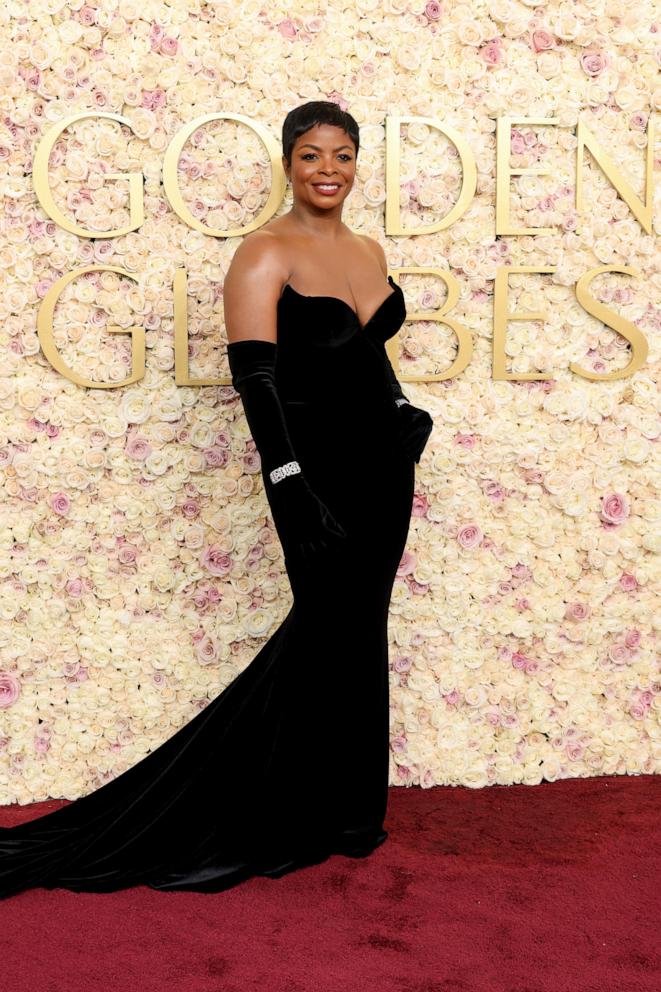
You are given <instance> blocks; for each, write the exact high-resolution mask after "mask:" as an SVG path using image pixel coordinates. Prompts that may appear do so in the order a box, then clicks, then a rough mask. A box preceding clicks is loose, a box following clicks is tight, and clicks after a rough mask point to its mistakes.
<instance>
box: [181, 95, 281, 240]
mask: <svg viewBox="0 0 661 992" xmlns="http://www.w3.org/2000/svg"><path fill="white" fill-rule="evenodd" d="M217 120H231V121H241V122H242V123H243V124H246V125H247V126H248V127H249V128H252V130H253V131H254V132H255V134H256V135H257V137H258V138H261V140H262V142H263V144H264V146H265V148H266V150H267V152H268V153H269V158H270V159H271V192H270V193H269V197H268V200H267V201H266V203H265V204H264V206H263V207H262V209H261V211H260V212H259V213H258V214H257V216H256V217H255V219H254V220H252V221H251V222H250V223H249V224H247V225H246V226H245V227H236V228H233V229H232V230H231V231H219V230H217V229H216V228H213V227H207V226H206V224H203V223H202V221H199V220H197V219H196V218H195V217H193V215H192V214H191V212H190V210H189V209H188V207H187V206H186V204H185V202H184V198H183V197H182V195H181V193H180V191H179V181H178V178H177V166H178V164H179V156H180V155H181V152H182V150H183V147H184V145H185V144H186V142H187V141H188V139H189V137H190V135H191V134H192V133H193V131H197V129H198V127H201V126H202V125H203V124H207V123H208V122H209V121H217ZM285 185H286V182H285V174H284V172H283V169H282V162H281V161H280V151H279V149H278V146H277V144H276V142H275V139H274V138H273V137H272V136H271V134H270V133H269V132H268V131H267V129H266V128H265V127H263V126H262V125H261V124H255V123H254V122H253V121H251V120H250V118H249V117H246V116H245V115H244V114H229V113H227V114H222V113H221V114H204V116H202V117H197V118H196V119H195V120H194V121H191V122H190V124H186V125H185V126H184V127H182V128H181V130H180V131H179V132H178V133H177V134H175V136H174V138H173V139H172V141H171V142H170V144H169V145H168V147H167V148H166V150H165V155H164V157H163V189H164V190H165V195H166V196H167V198H168V200H169V201H170V205H171V207H172V209H173V210H174V212H175V213H176V214H178V216H179V217H181V219H182V220H183V221H184V223H186V224H188V225H189V227H193V228H195V230H196V231H201V232H202V233H203V234H211V235H213V237H216V238H236V237H237V236H238V235H240V234H249V233H250V231H256V230H257V228H258V227H261V225H262V224H263V223H265V222H266V221H267V220H268V219H269V218H270V217H271V216H272V215H273V214H274V213H275V212H276V210H277V209H278V205H279V204H280V202H281V200H282V197H283V194H284V191H285Z"/></svg>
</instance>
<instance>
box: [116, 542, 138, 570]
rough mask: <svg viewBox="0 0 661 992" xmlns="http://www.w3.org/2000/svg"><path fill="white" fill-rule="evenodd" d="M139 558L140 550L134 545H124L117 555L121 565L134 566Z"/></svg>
mask: <svg viewBox="0 0 661 992" xmlns="http://www.w3.org/2000/svg"><path fill="white" fill-rule="evenodd" d="M137 557H138V549H137V548H136V547H135V546H134V545H133V544H122V545H121V547H120V549H119V551H118V553H117V560H118V561H119V563H120V565H133V564H134V563H135V561H136V559H137Z"/></svg>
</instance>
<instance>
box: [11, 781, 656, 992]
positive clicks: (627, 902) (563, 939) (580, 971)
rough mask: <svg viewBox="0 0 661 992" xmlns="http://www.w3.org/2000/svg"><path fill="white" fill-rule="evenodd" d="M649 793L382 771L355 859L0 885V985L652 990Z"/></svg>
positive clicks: (650, 788)
mask: <svg viewBox="0 0 661 992" xmlns="http://www.w3.org/2000/svg"><path fill="white" fill-rule="evenodd" d="M660 800H661V776H657V775H641V776H610V777H601V778H592V779H570V780H565V781H561V782H554V783H544V784H542V785H538V786H519V785H517V786H492V787H489V788H484V789H466V788H451V787H444V788H434V789H424V790H423V789H418V788H412V789H406V788H403V787H396V788H392V789H391V790H390V800H389V809H388V817H387V820H386V828H387V829H388V831H389V833H390V836H389V838H388V840H387V841H386V842H385V844H384V845H383V846H382V847H380V848H378V849H377V850H376V851H375V852H374V854H372V856H371V857H370V858H367V859H365V860H352V859H350V858H345V857H342V856H340V855H335V856H334V857H332V858H331V859H330V860H329V861H327V862H325V863H324V864H322V865H315V866H311V867H309V868H305V869H302V870H301V871H299V872H294V873H292V874H290V875H287V876H285V877H283V878H280V879H270V878H257V879H251V880H249V881H248V882H246V883H244V884H242V885H240V886H238V887H237V888H234V889H231V890H229V891H227V892H221V893H217V894H209V895H207V894H202V893H192V892H191V893H168V892H155V891H152V890H151V889H149V888H147V887H145V886H140V887H138V888H134V889H126V890H125V891H123V892H117V893H109V894H101V895H99V894H90V893H74V892H66V891H65V890H62V889H56V890H53V891H48V890H46V889H32V890H29V891H27V892H22V893H19V894H18V895H16V896H12V897H10V898H8V899H6V900H0V979H1V982H0V987H1V988H2V989H3V990H6V992H27V990H29V992H36V990H39V992H164V990H168V992H170V990H171V992H252V990H255V992H257V990H259V992H317V990H318V992H547V990H548V992H659V990H660V989H661V937H660V935H659V918H660V915H661V827H660V825H659V803H660ZM61 804H62V803H61V802H60V801H51V802H48V803H40V804H36V805H33V806H30V807H16V806H14V807H4V808H0V822H1V823H2V824H3V825H7V824H10V823H17V822H19V821H22V820H24V819H33V818H34V817H35V816H36V815H40V814H42V813H44V812H46V811H47V810H49V809H52V808H54V807H55V806H59V805H61Z"/></svg>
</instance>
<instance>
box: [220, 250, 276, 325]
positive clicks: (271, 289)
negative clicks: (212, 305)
mask: <svg viewBox="0 0 661 992" xmlns="http://www.w3.org/2000/svg"><path fill="white" fill-rule="evenodd" d="M288 278H289V268H288V266H287V264H286V262H285V253H284V249H283V246H282V243H281V242H280V241H279V239H278V238H277V237H276V236H275V235H274V234H271V233H270V232H268V231H252V232H251V233H250V234H248V235H247V236H246V237H245V238H244V239H243V241H242V242H241V244H240V245H239V247H238V248H237V250H236V251H235V253H234V257H233V258H232V261H231V263H230V267H229V269H228V272H227V275H226V276H225V283H224V285H223V307H224V311H225V330H226V332H227V341H228V343H229V342H230V341H242V340H245V339H252V340H260V341H272V342H273V343H274V344H275V343H276V341H277V337H278V329H277V305H278V299H279V298H280V294H281V292H282V287H283V285H284V283H286V282H287V279H288Z"/></svg>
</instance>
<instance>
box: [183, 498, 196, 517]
mask: <svg viewBox="0 0 661 992" xmlns="http://www.w3.org/2000/svg"><path fill="white" fill-rule="evenodd" d="M181 515H182V517H185V518H186V520H195V518H196V517H199V515H200V504H199V501H198V500H196V499H187V500H185V501H184V502H183V503H182V504H181Z"/></svg>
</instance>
